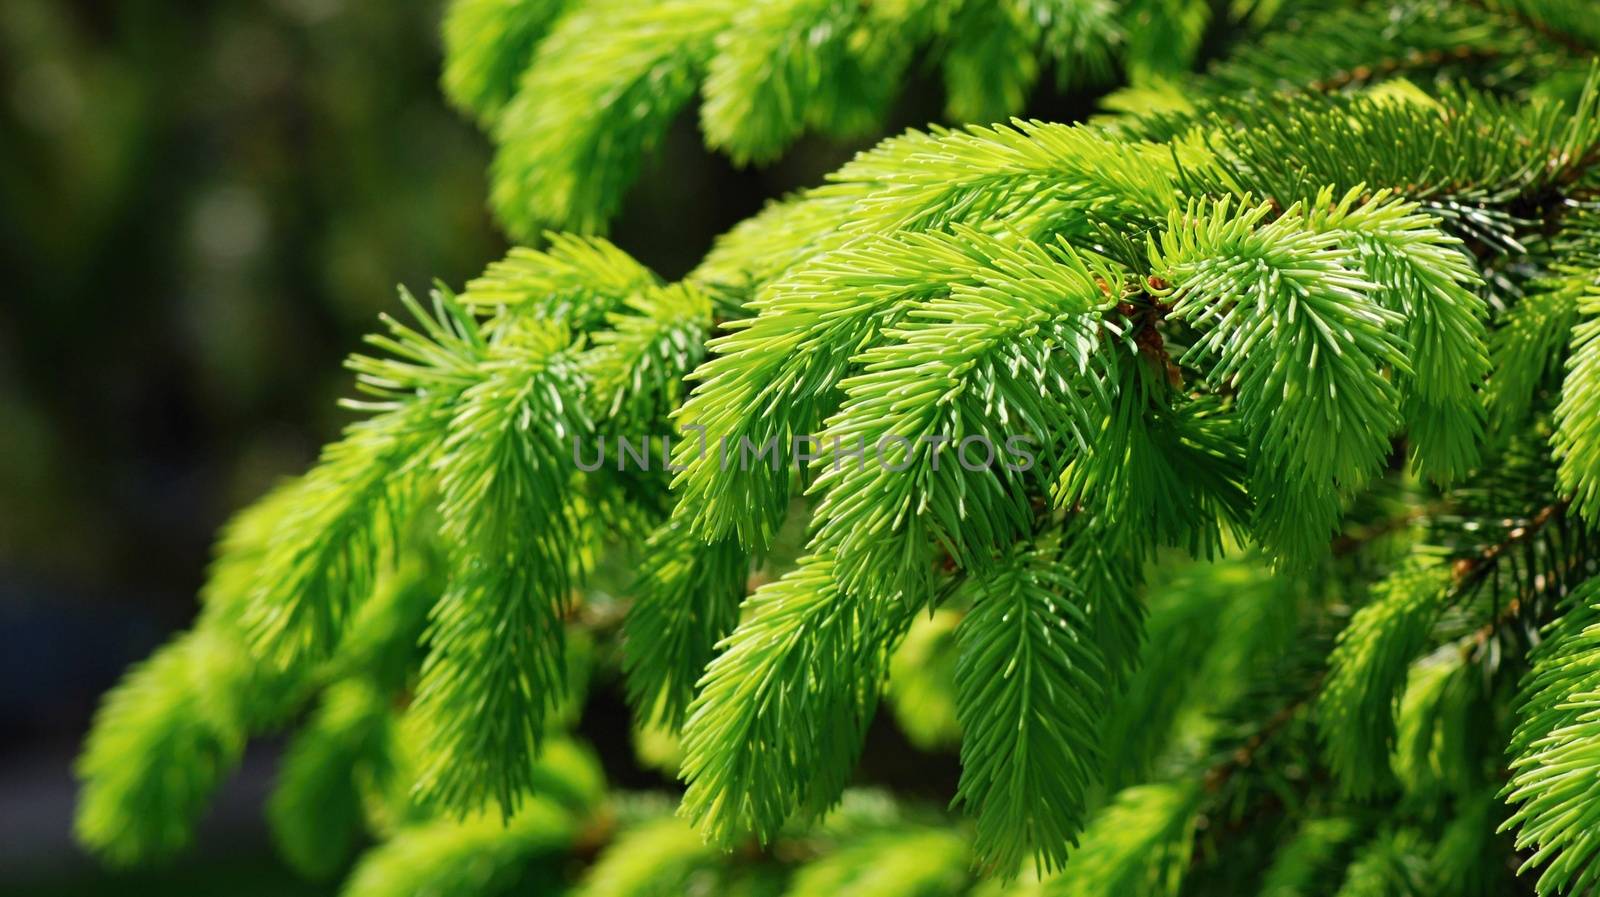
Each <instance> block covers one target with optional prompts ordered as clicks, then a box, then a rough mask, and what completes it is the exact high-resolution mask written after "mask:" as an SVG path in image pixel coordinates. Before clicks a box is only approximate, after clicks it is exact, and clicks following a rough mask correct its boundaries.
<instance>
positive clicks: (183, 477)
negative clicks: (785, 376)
mask: <svg viewBox="0 0 1600 897" xmlns="http://www.w3.org/2000/svg"><path fill="white" fill-rule="evenodd" d="M439 15H440V3H439V2H437V0H431V2H430V0H212V2H200V0H169V2H155V0H121V2H118V0H71V2H68V0H0V274H3V277H0V893H19V894H21V893H26V894H30V895H69V894H70V895H85V894H102V893H104V894H119V895H127V894H140V893H151V894H154V893H161V894H166V895H173V894H223V893H226V894H237V895H245V894H256V893H259V894H277V895H290V894H318V893H324V892H325V889H319V888H318V887H316V886H314V885H308V884H305V883H303V882H300V881H298V880H296V879H295V878H293V876H291V875H290V874H289V873H288V872H287V870H285V869H284V868H283V867H282V866H281V865H280V864H279V863H278V862H277V861H276V860H275V859H274V858H273V855H272V851H271V846H270V843H269V839H268V837H267V834H266V831H265V828H264V825H263V824H262V822H261V814H260V807H261V803H262V799H263V797H264V795H265V794H266V793H267V791H268V789H269V788H270V785H271V778H272V774H273V769H274V763H275V755H276V747H277V746H276V745H275V744H274V743H273V742H272V741H271V740H270V739H268V740H267V741H266V743H264V744H262V745H259V746H257V747H253V748H252V749H251V751H250V753H249V754H248V755H247V758H246V761H245V763H244V766H243V768H242V770H241V772H240V774H239V775H238V776H236V777H235V778H234V779H233V780H232V781H231V782H230V783H229V784H228V786H227V787H226V789H225V791H224V793H223V794H222V795H221V796H220V798H219V800H218V801H217V805H216V807H215V809H214V810H213V811H212V813H211V816H210V817H209V818H208V820H207V822H206V823H205V824H204V825H203V826H202V827H201V831H202V834H201V838H200V843H199V844H198V846H197V847H196V849H195V850H193V851H191V852H190V854H189V855H188V856H186V857H185V858H183V859H182V860H180V861H179V862H178V863H176V864H174V865H171V866H169V867H167V868H165V869H156V870H144V871H138V872H111V871H107V870H104V869H102V868H100V867H99V866H98V865H97V864H96V863H94V862H93V861H92V860H90V859H89V858H88V857H86V856H84V855H83V854H82V853H81V852H80V851H79V850H78V849H77V848H76V847H75V846H74V845H73V843H72V840H71V818H72V807H73V801H74V798H75V790H76V789H75V784H74V782H73V779H72V774H71V765H72V760H73V757H74V756H75V754H76V752H77V749H78V744H79V740H80V739H81V738H82V736H83V733H84V731H85V730H86V728H87V726H88V722H89V719H90V716H91V714H92V713H93V711H94V707H95V704H96V701H97V700H98V697H99V695H100V694H101V693H102V692H103V691H104V690H105V689H106V688H108V687H109V686H110V685H111V684H112V683H113V682H115V680H116V678H117V676H118V675H119V674H120V672H121V671H122V669H123V668H124V667H125V666H126V665H127V664H128V663H130V662H132V661H134V660H137V659H139V658H141V657H143V656H144V655H146V654H147V653H148V652H149V651H150V650H151V649H152V648H154V646H156V645H157V644H158V643H160V642H161V641H163V640H164V638H165V637H166V636H167V635H168V634H169V633H170V632H172V631H174V630H176V629H179V628H182V627H183V626H185V625H186V624H187V623H188V621H189V620H190V618H191V617H192V615H193V613H194V609H195V603H194V595H195V592H196V590H197V588H198V586H199V585H200V582H201V579H202V577H203V575H204V570H205V565H206V562H207V559H208V556H209V551H210V544H211V540H212V537H213V535H214V533H215V531H216V529H217V527H218V526H219V525H220V524H221V523H222V522H223V521H224V520H225V519H226V518H227V517H228V515H229V514H230V513H232V512H233V511H235V510H236V509H238V508H239V507H240V506H241V505H243V504H244V503H246V502H248V501H249V500H250V499H251V498H253V497H255V496H257V495H259V494H260V493H262V492H263V491H264V490H265V489H266V488H267V487H268V486H269V485H270V484H271V483H272V482H273V481H274V480H276V479H277V478H279V477H282V476H286V475H290V474H293V473H295V472H298V471H299V470H301V469H303V468H304V467H305V466H306V465H307V464H308V463H309V462H310V461H311V459H312V458H314V457H315V454H316V451H317V448H318V447H319V446H320V445H321V443H323V442H324V441H326V440H328V439H329V438H331V437H332V436H334V435H335V434H336V433H337V432H338V430H339V428H340V427H341V426H342V425H343V424H344V423H345V422H346V421H347V420H348V418H347V415H345V414H344V413H343V412H341V411H340V410H339V409H338V408H337V407H336V404H335V400H336V399H337V398H338V397H339V396H341V395H344V394H346V393H347V390H348V380H347V378H346V377H345V376H344V375H343V372H342V371H341V368H340V361H341V359H342V358H343V357H344V356H346V355H347V354H349V353H350V352H352V351H354V350H356V349H357V348H359V346H360V339H361V335H362V334H363V333H364V332H366V331H367V330H368V329H370V326H371V324H372V322H373V319H374V316H375V315H376V313H377V312H379V311H380V310H383V309H386V308H391V307H393V306H394V304H395V303H394V290H395V287H396V285H397V284H404V285H406V286H408V287H410V288H412V289H413V290H417V291H421V290H425V289H427V288H428V286H429V284H430V283H431V282H432V281H433V280H434V279H435V278H437V279H439V280H442V281H444V282H446V283H448V284H451V285H454V286H459V285H460V284H462V283H463V282H465V281H466V280H467V279H469V278H470V277H472V276H473V275H474V274H476V273H477V272H478V271H479V270H480V269H481V268H482V267H483V265H484V264H485V263H486V262H488V261H490V260H492V259H494V258H495V257H497V256H498V255H499V254H500V253H502V252H503V251H504V249H505V245H504V242H503V238H502V237H501V236H500V235H499V234H498V232H497V230H496V229H495V227H494V224H493V221H492V220H491V218H490V217H489V215H488V213H487V211H486V210H485V202H484V198H485V180H484V171H485V167H486V165H487V163H488V159H489V149H488V146H487V144H486V142H485V141H484V140H483V138H482V137H481V136H480V135H478V134H477V133H476V132H475V131H474V129H473V128H472V127H471V126H470V125H469V124H468V123H466V122H465V121H464V120H463V119H461V118H459V117H458V116H456V115H455V114H454V113H453V112H452V111H451V110H450V109H449V108H447V107H446V105H445V104H444V102H443V100H442V99H441V97H440V94H439V91H438V90H437V87H436V80H437V73H438V71H439V41H438V37H437V34H438V20H439ZM940 100H941V97H940V91H939V90H937V89H936V88H934V87H933V86H932V84H931V82H930V83H919V82H918V81H915V80H914V81H913V82H912V83H910V84H908V85H907V86H906V90H905V96H904V101H903V102H902V104H901V108H900V111H899V112H898V114H897V117H896V121H895V122H893V123H892V125H891V127H890V130H895V129H898V128H900V127H903V126H907V125H910V124H920V123H924V122H927V121H931V120H935V119H937V117H938V110H939V103H940ZM1081 102H1082V101H1081V99H1074V98H1062V97H1050V96H1046V97H1043V98H1041V99H1039V100H1038V101H1036V102H1035V103H1034V105H1033V107H1032V108H1031V109H1030V112H1032V113H1034V114H1038V115H1041V116H1046V117H1053V118H1057V119H1072V118H1076V117H1078V116H1079V114H1080V113H1081V112H1082V111H1083V109H1082V108H1081ZM695 114H696V113H695V110H694V109H692V108H691V109H689V110H687V111H686V112H685V114H684V115H683V117H682V118H681V120H680V121H679V122H678V123H677V125H676V126H675V127H674V129H673V131H672V133H671V135H670V136H669V138H668V139H667V141H666V142H665V145H664V147H663V148H662V151H661V152H660V153H659V154H658V157H657V158H656V159H655V161H654V162H653V163H652V166H651V168H649V169H647V170H646V171H645V173H644V175H643V176H642V178H641V180H640V184H639V186H638V187H637V188H636V189H635V190H634V192H633V194H632V195H631V197H630V199H629V202H628V204H627V207H626V209H625V210H624V212H623V214H622V216H621V218H620V219H619V221H618V222H617V223H616V225H615V227H614V228H613V231H612V237H613V238H614V239H615V240H616V241H617V242H618V243H619V244H620V245H622V246H623V247H624V248H625V249H627V250H628V251H630V252H632V253H633V254H634V255H635V256H637V257H638V258H640V259H641V260H642V261H644V262H646V263H647V264H649V265H651V266H652V267H654V268H655V269H656V270H657V271H658V272H660V273H661V274H663V275H665V276H668V277H675V276H677V275H680V274H682V273H683V272H684V271H686V270H688V268H689V267H691V266H692V265H693V264H694V262H695V261H696V260H698V258H699V257H700V256H701V254H703V252H704V251H705V249H706V248H707V247H708V246H709V245H710V243H711V240H712V238H713V237H714V235H715V234H717V233H719V232H721V231H722V230H725V229H726V228H727V227H729V226H731V225H732V224H734V223H735V222H737V221H739V220H740V219H742V218H744V217H746V216H748V215H750V214H751V213H753V212H754V211H756V210H757V209H758V208H759V207H760V205H761V204H762V202H764V201H765V200H766V199H768V198H771V197H774V196H778V195H781V194H783V193H784V192H786V191H788V190H791V189H794V188H795V187H798V186H802V185H806V184H812V183H816V182H817V181H818V180H819V179H820V177H821V175H822V174H823V173H824V172H826V171H828V170H830V169H832V168H834V167H837V165H838V164H839V163H841V162H842V161H843V160H844V159H846V158H847V157H848V155H849V154H850V153H851V152H853V151H854V150H855V149H857V148H859V147H860V146H861V145H863V144H865V143H870V142H871V141H870V140H868V141H863V142H862V143H858V144H855V145H851V146H840V145H837V144H830V143H826V142H822V141H815V140H809V139H808V140H807V141H803V142H802V143H801V144H800V145H798V146H797V147H795V148H793V149H792V150H791V152H790V153H789V154H788V155H787V157H786V158H785V160H784V161H783V162H782V163H780V164H778V165H776V166H773V167H770V168H766V169H762V170H759V171H750V170H736V169H734V168H733V167H732V166H730V165H729V163H728V162H726V160H724V159H722V158H720V157H717V156H713V155H711V154H709V153H707V152H706V151H705V150H704V149H702V147H701V144H700V139H699V135H698V132H697V130H696V126H695Z"/></svg>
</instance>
